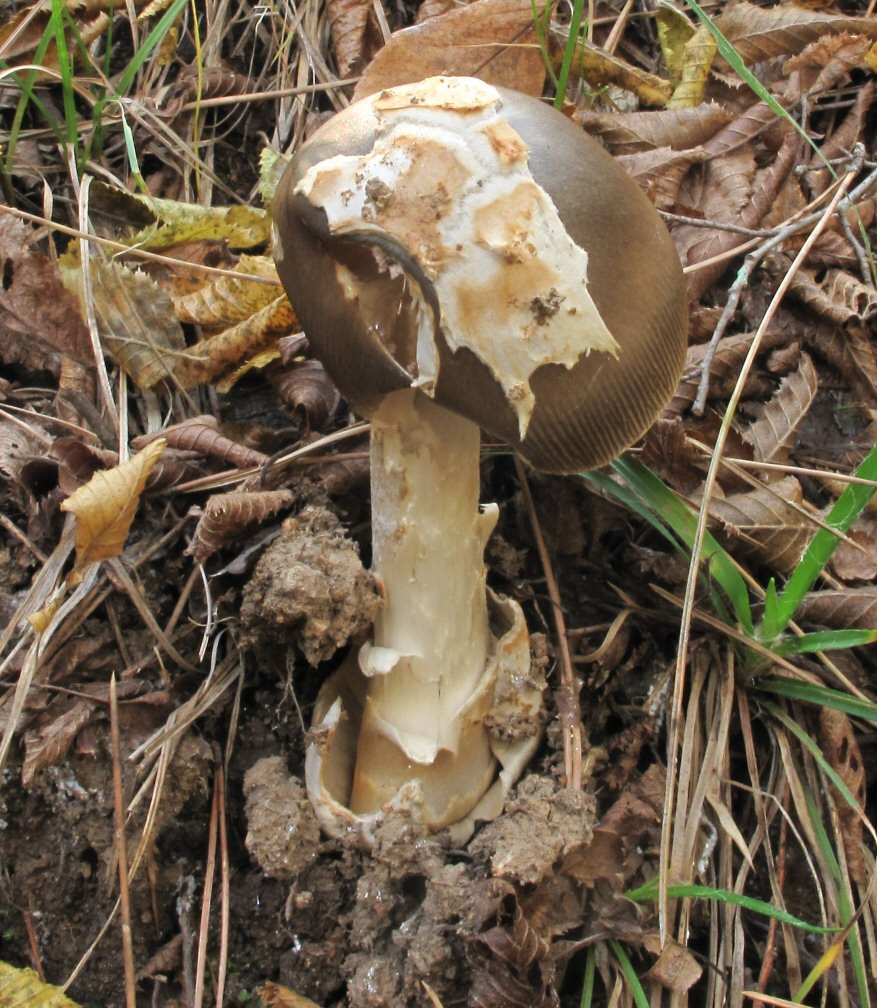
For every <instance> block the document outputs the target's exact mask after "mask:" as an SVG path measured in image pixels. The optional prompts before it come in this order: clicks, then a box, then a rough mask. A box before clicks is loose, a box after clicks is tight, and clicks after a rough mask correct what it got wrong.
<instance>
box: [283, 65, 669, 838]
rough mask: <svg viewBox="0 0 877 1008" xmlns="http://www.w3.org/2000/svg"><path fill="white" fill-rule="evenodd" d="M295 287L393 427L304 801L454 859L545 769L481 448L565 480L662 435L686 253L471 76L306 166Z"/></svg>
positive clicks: (333, 138)
mask: <svg viewBox="0 0 877 1008" xmlns="http://www.w3.org/2000/svg"><path fill="white" fill-rule="evenodd" d="M273 217H274V227H275V238H274V241H275V246H274V254H275V258H276V262H277V269H278V273H279V275H280V278H281V280H282V281H283V284H284V286H285V288H286V290H287V293H288V294H289V297H290V300H291V301H292V304H293V306H294V308H295V310H296V313H297V315H298V317H299V320H300V321H301V323H302V326H303V328H304V330H305V332H306V333H307V336H308V339H309V341H310V344H311V346H312V347H313V349H314V351H315V353H316V355H317V356H318V357H319V358H320V359H321V360H322V362H323V364H324V365H325V367H326V369H327V371H328V372H329V374H330V375H331V376H332V378H333V379H334V380H335V382H336V383H337V385H338V386H339V388H340V389H341V391H342V392H343V394H344V395H345V396H346V397H347V399H348V401H349V402H350V404H351V406H352V407H353V408H354V409H355V410H356V411H357V412H359V413H361V414H363V415H364V416H367V417H368V418H370V420H371V429H372V441H371V479H372V533H373V560H372V569H373V572H374V574H375V576H376V578H377V579H378V583H379V585H380V586H381V590H382V592H383V594H384V599H385V604H384V607H383V609H382V610H381V612H380V613H379V615H378V617H377V619H376V621H375V624H374V628H373V634H372V639H371V640H370V641H369V642H367V643H366V644H364V645H363V646H362V648H361V649H360V650H359V651H358V653H355V654H353V655H352V657H351V658H350V660H349V661H348V662H347V663H346V664H345V665H343V666H342V667H341V669H339V671H338V672H336V673H335V674H334V675H333V677H331V679H330V680H329V681H328V682H327V683H326V684H325V686H324V687H323V690H322V692H321V695H320V698H319V699H318V702H317V705H316V709H315V714H314V728H315V731H314V733H313V739H314V740H313V742H312V744H311V745H310V747H309V751H308V758H307V767H306V778H307V784H308V789H309V792H310V794H311V798H312V800H313V802H314V805H315V808H316V811H317V814H318V815H319V817H320V819H321V821H322V823H323V825H324V827H325V828H326V829H327V830H328V831H329V832H331V833H335V834H340V833H346V832H348V831H353V832H355V833H356V834H357V835H358V836H359V837H361V838H362V839H363V840H364V841H365V842H368V841H369V839H370V837H372V836H373V832H374V828H375V825H376V823H377V822H378V821H379V820H380V818H381V816H382V815H384V814H385V813H386V811H387V810H389V809H393V808H405V809H408V810H410V811H411V812H412V814H417V815H420V816H421V817H422V819H423V821H424V822H425V823H426V824H427V825H428V826H430V827H431V828H435V829H438V828H443V827H449V828H451V829H452V832H453V834H454V835H455V836H456V838H457V839H461V838H463V837H465V836H466V835H467V834H468V833H469V832H471V829H472V826H473V824H474V822H475V820H476V819H489V818H492V817H493V816H495V815H497V814H498V813H499V811H500V810H501V807H502V802H503V798H504V795H505V792H506V791H507V790H508V788H509V786H510V785H511V784H512V783H513V781H514V779H515V777H516V776H517V775H518V774H519V773H520V772H521V770H522V769H523V766H524V765H525V764H526V762H527V760H528V759H529V758H530V756H531V755H532V752H533V751H534V749H535V747H536V746H537V745H538V741H539V734H540V724H541V721H542V710H541V707H542V703H541V690H540V687H539V684H538V683H536V682H535V681H534V680H533V678H532V677H531V675H530V660H529V649H528V638H527V631H526V625H525V623H524V619H523V616H522V614H521V611H520V609H519V607H518V606H517V605H516V604H515V603H513V602H511V601H510V600H508V599H503V598H500V597H497V596H494V595H493V594H492V593H490V592H489V591H488V590H487V589H486V586H485V569H484V560H483V551H484V546H485V543H486V541H487V538H488V536H489V535H490V532H491V530H492V528H493V526H494V524H495V521H496V515H497V511H496V506H495V505H485V506H479V450H480V433H481V431H484V432H486V433H488V434H489V435H491V436H492V437H494V438H498V439H501V440H502V441H505V442H507V443H508V444H510V445H511V446H512V447H513V448H514V449H515V450H516V451H518V452H520V454H521V455H522V456H523V457H524V458H525V459H526V460H527V461H528V462H529V463H530V464H531V465H533V466H534V467H536V468H537V469H540V470H542V471H545V472H550V473H570V472H574V471H577V470H580V469H585V468H594V467H597V466H600V465H603V464H605V463H607V462H608V461H610V460H611V459H612V458H614V457H615V456H616V455H617V454H618V453H620V452H621V451H622V450H623V449H624V448H625V447H627V446H628V445H629V444H631V443H633V442H634V441H635V440H636V439H637V438H639V437H640V436H641V435H642V434H643V433H644V432H645V430H646V429H647V428H648V427H649V426H650V425H651V424H652V423H653V422H654V420H655V418H656V417H657V415H658V413H659V411H660V410H661V409H662V408H663V406H664V405H665V404H666V402H667V401H668V400H669V398H670V396H671V395H672V393H673V391H674V389H675V387H676V384H677V382H678V380H679V376H680V374H681V370H682V364H683V359H684V355H685V347H686V334H687V299H686V294H685V285H684V281H683V276H682V271H681V268H680V265H679V261H678V258H677V255H676V251H675V249H674V246H673V244H672V242H671V240H670V237H669V235H668V233H667V231H666V229H665V227H664V225H663V223H662V221H661V220H660V218H659V216H658V214H657V212H656V211H655V209H654V207H653V206H652V204H651V203H650V202H649V200H648V199H647V198H646V196H645V195H644V194H643V193H642V192H641V191H640V189H639V187H638V186H637V185H636V184H635V183H634V182H633V181H632V180H631V179H630V178H629V177H628V176H627V175H626V174H625V173H624V172H623V171H622V169H621V168H620V167H618V165H617V164H616V163H615V162H614V161H613V160H612V158H611V157H610V156H609V154H607V153H606V151H604V150H603V148H602V147H600V145H599V144H598V143H597V142H596V141H595V140H593V139H592V138H590V137H588V136H587V135H586V134H584V133H583V132H582V131H581V130H580V129H579V128H578V127H577V126H575V125H574V124H573V123H572V122H571V121H570V120H569V119H567V118H566V117H565V116H563V115H562V114H560V113H558V112H556V111H554V110H553V109H552V108H550V107H549V106H547V105H545V104H543V103H542V102H540V101H538V100H536V99H534V98H531V97H528V96H525V95H522V94H518V93H515V92H511V91H506V90H503V89H498V88H495V87H492V86H491V85H488V84H485V83H484V82H482V81H480V80H475V79H471V78H454V77H433V78H430V79H428V80H424V81H421V82H419V83H416V84H406V85H403V86H400V87H396V88H392V89H389V90H385V91H382V92H380V93H379V94H375V95H372V96H370V97H368V98H365V99H363V100H362V101H359V102H357V103H356V104H354V105H352V106H350V107H349V108H347V109H345V110H344V111H343V112H341V113H339V114H338V115H336V116H335V117H334V118H333V119H331V120H330V121H329V122H328V123H327V124H326V125H325V126H323V127H322V128H321V129H320V130H318V131H317V132H316V133H315V134H314V136H313V137H312V138H311V139H310V140H309V141H308V142H307V143H306V144H305V145H304V146H303V147H302V148H301V150H300V151H299V152H298V154H297V155H296V156H295V157H294V158H293V160H292V163H291V164H290V166H289V168H288V169H287V171H286V173H285V175H284V177H283V179H282V181H281V184H280V186H279V188H278V191H277V195H276V197H275V200H274V206H273Z"/></svg>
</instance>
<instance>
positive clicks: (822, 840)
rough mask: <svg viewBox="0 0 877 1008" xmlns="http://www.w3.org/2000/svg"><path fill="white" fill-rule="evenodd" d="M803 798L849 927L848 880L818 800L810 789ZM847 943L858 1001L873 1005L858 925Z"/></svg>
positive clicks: (851, 911)
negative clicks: (827, 831) (842, 869)
mask: <svg viewBox="0 0 877 1008" xmlns="http://www.w3.org/2000/svg"><path fill="white" fill-rule="evenodd" d="M804 797H805V801H806V802H807V814H808V817H809V819H810V824H811V825H812V827H813V833H814V835H815V836H816V842H817V844H818V845H819V850H820V852H821V854H822V857H823V860H824V862H825V864H826V865H827V866H828V871H829V874H830V875H831V877H832V879H833V880H834V883H835V886H836V887H837V902H838V907H837V910H838V916H839V918H840V920H841V922H842V924H843V926H844V927H845V928H846V927H848V926H849V925H850V924H851V922H852V921H853V919H854V917H855V910H854V907H853V901H852V899H851V895H850V892H849V890H848V888H847V885H846V882H845V881H844V877H843V872H842V871H841V870H840V864H839V862H838V860H837V855H836V854H835V852H834V846H833V845H832V843H831V840H830V839H829V837H828V834H827V833H826V831H825V826H824V825H823V822H822V816H820V814H819V810H818V809H817V807H816V802H815V801H814V800H813V795H812V794H811V793H810V792H809V791H805V796H804ZM846 942H847V945H848V946H849V950H850V962H851V964H852V967H853V974H854V975H855V978H856V987H857V988H858V990H859V1004H860V1005H861V1006H862V1008H870V1004H871V996H870V993H869V985H868V980H867V968H866V966H865V957H864V954H863V951H862V943H861V940H860V938H859V932H858V931H857V930H856V928H855V927H850V929H849V931H848V933H847V936H846ZM818 966H819V963H817V967H818ZM817 967H814V969H813V970H811V972H810V974H809V975H808V976H807V978H806V980H805V981H804V983H803V985H802V987H801V991H800V992H799V996H798V999H799V1000H800V999H801V998H803V997H804V996H805V994H806V992H807V990H809V987H808V984H809V985H810V987H812V986H813V984H814V983H815V982H816V981H817V980H818V979H819V974H818V973H817V972H816V969H817ZM811 978H812V979H811ZM801 992H803V993H801Z"/></svg>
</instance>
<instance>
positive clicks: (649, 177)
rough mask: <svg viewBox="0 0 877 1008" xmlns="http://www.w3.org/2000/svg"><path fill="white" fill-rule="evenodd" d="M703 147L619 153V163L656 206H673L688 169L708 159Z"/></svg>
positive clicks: (675, 203) (661, 207) (671, 208)
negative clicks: (697, 148) (700, 148)
mask: <svg viewBox="0 0 877 1008" xmlns="http://www.w3.org/2000/svg"><path fill="white" fill-rule="evenodd" d="M707 156H708V155H707V153H706V151H703V150H688V151H672V150H671V149H670V148H669V147H659V148H657V149H656V150H652V151H644V152H642V153H640V154H626V155H625V154H622V155H620V156H619V157H618V158H617V161H618V163H619V164H620V165H621V167H622V168H624V170H625V171H626V172H627V174H628V175H630V176H632V177H633V178H635V179H636V180H637V182H639V184H640V185H641V186H642V187H643V189H645V191H646V193H647V194H648V196H649V199H650V200H651V201H652V202H653V203H654V204H655V206H656V207H657V208H658V209H659V210H673V209H674V208H675V206H676V205H677V203H678V202H679V187H680V185H681V184H682V180H683V178H684V177H685V175H686V174H687V173H688V171H689V169H691V168H692V166H694V165H696V164H702V163H703V162H704V161H705V160H706V159H707Z"/></svg>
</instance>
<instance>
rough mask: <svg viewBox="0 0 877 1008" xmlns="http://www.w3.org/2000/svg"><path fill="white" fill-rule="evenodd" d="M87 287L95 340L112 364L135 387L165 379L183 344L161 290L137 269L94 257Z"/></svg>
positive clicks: (183, 346)
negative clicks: (94, 327) (95, 335)
mask: <svg viewBox="0 0 877 1008" xmlns="http://www.w3.org/2000/svg"><path fill="white" fill-rule="evenodd" d="M73 277H78V271H71V279H72V278H73ZM91 288H92V296H93V298H94V311H95V315H96V317H97V324H98V331H99V332H100V336H101V341H102V343H103V345H104V346H105V347H106V350H107V352H108V353H109V354H110V356H111V357H112V358H113V360H115V361H116V362H117V363H118V364H119V366H120V367H122V368H123V369H124V370H125V371H126V372H127V374H128V375H129V376H130V377H131V380H132V381H133V382H134V384H135V385H136V386H137V387H138V388H141V389H148V388H152V386H153V385H155V384H157V383H158V382H160V381H162V380H164V379H166V378H168V377H169V376H170V375H171V374H172V373H173V371H174V368H175V367H176V365H177V361H178V359H179V356H180V355H181V354H182V353H183V352H184V351H185V349H186V341H185V339H184V337H183V330H182V328H181V327H180V323H179V322H178V321H177V319H176V317H175V315H174V309H173V306H172V304H171V299H170V297H169V296H168V294H167V292H166V291H165V290H164V289H163V288H162V287H160V286H159V285H158V284H157V283H156V282H155V281H154V280H153V279H152V277H150V276H148V275H147V274H146V273H144V272H142V271H141V270H132V269H129V268H128V267H127V266H125V265H124V263H120V262H101V261H100V260H97V259H95V260H93V261H92V263H91Z"/></svg>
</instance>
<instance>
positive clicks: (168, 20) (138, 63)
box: [93, 0, 189, 119]
mask: <svg viewBox="0 0 877 1008" xmlns="http://www.w3.org/2000/svg"><path fill="white" fill-rule="evenodd" d="M188 2H189V0H173V3H171V5H170V6H169V7H168V9H167V10H166V11H165V12H164V13H163V14H162V16H161V17H160V18H159V19H158V21H156V23H155V25H154V26H153V28H152V30H151V31H150V33H149V34H148V35H147V36H146V38H145V39H144V40H143V44H142V45H141V46H140V48H139V49H138V50H137V51H136V52H135V53H134V55H133V56H132V57H131V59H130V61H129V62H128V65H127V66H126V67H125V69H124V70H123V71H122V74H121V76H120V77H119V79H118V81H117V82H116V88H115V94H113V95H107V96H105V97H104V98H102V99H101V100H100V101H98V102H97V103H96V104H95V107H94V110H93V115H94V116H95V118H96V119H100V117H101V115H102V113H103V110H104V107H105V106H106V104H107V103H108V102H110V101H113V100H116V99H118V98H122V97H124V96H125V95H127V94H128V92H129V91H130V90H131V88H132V86H133V85H134V81H135V80H136V79H137V74H138V73H140V71H141V69H142V68H143V65H144V63H146V61H147V60H148V59H149V57H150V55H151V54H152V51H153V49H155V47H156V46H157V45H158V44H159V43H160V42H161V40H162V39H163V38H164V36H165V35H166V34H167V31H168V29H169V28H170V27H171V25H173V23H174V21H176V20H177V18H178V17H179V16H180V14H181V13H182V11H183V10H184V8H185V7H186V4H187V3H188Z"/></svg>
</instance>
